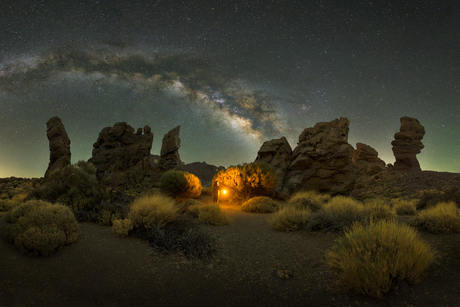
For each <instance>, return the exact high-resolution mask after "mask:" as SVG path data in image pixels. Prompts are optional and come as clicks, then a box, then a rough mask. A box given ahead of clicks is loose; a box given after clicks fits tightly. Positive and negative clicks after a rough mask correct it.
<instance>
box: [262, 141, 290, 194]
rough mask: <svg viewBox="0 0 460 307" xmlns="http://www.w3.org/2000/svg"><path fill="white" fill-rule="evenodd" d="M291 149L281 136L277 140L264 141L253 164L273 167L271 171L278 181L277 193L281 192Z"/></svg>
mask: <svg viewBox="0 0 460 307" xmlns="http://www.w3.org/2000/svg"><path fill="white" fill-rule="evenodd" d="M291 154H292V148H291V145H289V142H288V141H287V140H286V138H285V137H284V136H283V137H281V138H279V139H274V140H270V141H266V142H264V143H263V144H262V147H260V150H259V152H258V153H257V158H256V160H255V162H265V163H268V164H270V165H271V166H272V167H273V171H274V173H275V175H276V178H277V179H278V183H277V186H276V190H277V191H281V190H282V187H283V183H284V177H285V175H286V172H287V170H288V168H289V165H290V164H291Z"/></svg>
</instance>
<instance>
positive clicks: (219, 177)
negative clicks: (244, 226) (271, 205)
mask: <svg viewBox="0 0 460 307" xmlns="http://www.w3.org/2000/svg"><path fill="white" fill-rule="evenodd" d="M216 181H218V182H219V183H221V184H224V185H226V186H229V187H231V188H232V189H235V190H236V191H237V193H236V194H237V195H231V196H230V200H242V199H247V198H251V197H254V196H272V195H273V193H274V192H275V188H276V183H277V179H276V176H275V174H274V172H273V170H272V168H271V166H270V165H269V164H267V163H251V164H245V165H243V166H231V167H229V168H227V169H226V170H221V171H219V172H218V173H217V174H216V175H215V176H214V178H213V179H212V186H214V183H215V182H216Z"/></svg>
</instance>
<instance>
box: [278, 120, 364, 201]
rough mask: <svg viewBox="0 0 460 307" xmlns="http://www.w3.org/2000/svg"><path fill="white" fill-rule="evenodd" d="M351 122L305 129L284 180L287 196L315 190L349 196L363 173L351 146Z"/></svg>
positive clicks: (333, 122)
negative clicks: (354, 160)
mask: <svg viewBox="0 0 460 307" xmlns="http://www.w3.org/2000/svg"><path fill="white" fill-rule="evenodd" d="M349 124H350V121H349V120H348V119H347V118H344V117H341V118H340V119H335V120H333V121H331V122H320V123H317V124H316V125H315V126H314V127H313V128H307V129H305V130H304V131H303V132H302V133H301V135H300V136H299V143H298V145H297V147H296V148H295V149H294V151H293V152H292V156H291V164H290V166H289V170H288V171H287V173H286V176H285V178H284V190H283V191H284V192H285V193H289V192H290V191H291V190H298V189H315V190H319V191H324V192H329V193H331V194H338V193H340V194H347V193H348V192H350V191H351V190H352V189H353V187H354V182H355V180H356V179H357V178H358V176H359V169H358V167H357V165H356V164H355V163H353V161H352V158H353V152H354V149H353V147H352V146H351V145H350V144H348V131H349V128H348V126H349Z"/></svg>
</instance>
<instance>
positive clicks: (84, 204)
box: [29, 161, 108, 212]
mask: <svg viewBox="0 0 460 307" xmlns="http://www.w3.org/2000/svg"><path fill="white" fill-rule="evenodd" d="M107 197H108V194H107V193H106V192H105V191H104V190H103V189H100V188H99V185H98V180H97V178H96V167H95V166H94V165H93V164H91V163H88V162H85V161H78V162H77V163H75V164H72V165H67V166H65V167H63V168H58V169H55V170H54V171H52V172H51V173H50V174H49V176H48V177H47V178H45V181H44V182H43V184H42V185H41V186H40V187H38V188H37V189H35V190H34V191H32V192H31V193H30V195H29V198H36V199H42V200H45V201H48V202H51V203H61V204H64V205H67V206H69V207H70V208H71V209H72V210H73V211H74V212H77V211H79V210H93V209H94V208H95V207H97V206H98V205H99V204H100V203H101V201H102V200H103V199H105V198H107Z"/></svg>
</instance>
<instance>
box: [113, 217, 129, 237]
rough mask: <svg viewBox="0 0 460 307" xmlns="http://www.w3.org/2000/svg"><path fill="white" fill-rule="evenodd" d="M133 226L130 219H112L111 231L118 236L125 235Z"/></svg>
mask: <svg viewBox="0 0 460 307" xmlns="http://www.w3.org/2000/svg"><path fill="white" fill-rule="evenodd" d="M133 227H134V225H133V221H132V220H131V219H124V220H114V221H113V225H112V233H113V234H115V235H117V236H119V237H127V236H128V235H129V232H130V231H131V230H132V229H133Z"/></svg>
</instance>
